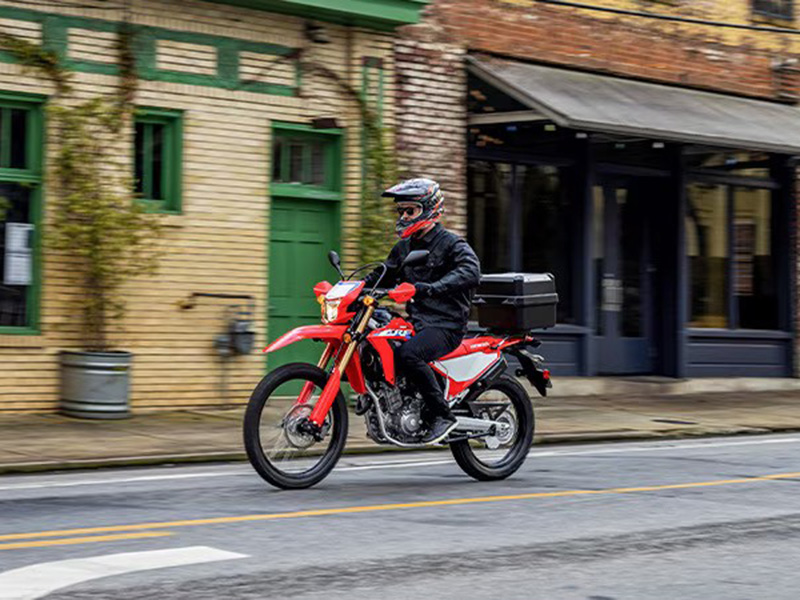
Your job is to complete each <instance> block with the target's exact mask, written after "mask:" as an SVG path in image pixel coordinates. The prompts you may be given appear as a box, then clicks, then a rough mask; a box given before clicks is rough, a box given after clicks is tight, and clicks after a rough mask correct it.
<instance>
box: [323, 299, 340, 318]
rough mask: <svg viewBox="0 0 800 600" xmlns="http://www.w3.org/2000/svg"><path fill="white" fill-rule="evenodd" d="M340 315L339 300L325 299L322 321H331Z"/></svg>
mask: <svg viewBox="0 0 800 600" xmlns="http://www.w3.org/2000/svg"><path fill="white" fill-rule="evenodd" d="M338 317H339V300H325V301H324V302H323V303H322V322H323V323H330V322H331V321H335V320H336V319H337V318H338Z"/></svg>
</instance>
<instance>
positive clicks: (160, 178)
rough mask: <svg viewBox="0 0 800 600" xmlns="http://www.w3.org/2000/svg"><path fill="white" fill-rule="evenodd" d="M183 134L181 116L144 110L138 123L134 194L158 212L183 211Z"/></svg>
mask: <svg viewBox="0 0 800 600" xmlns="http://www.w3.org/2000/svg"><path fill="white" fill-rule="evenodd" d="M181 131H182V128H181V124H180V115H179V114H176V115H175V116H171V115H168V114H162V112H161V111H159V112H157V113H156V112H155V111H154V113H153V114H148V113H147V112H146V111H145V112H143V114H142V115H141V116H139V117H138V118H137V120H136V124H135V140H134V157H133V171H134V191H135V192H136V194H137V196H139V198H141V199H142V200H144V201H147V202H149V203H151V205H152V206H154V207H156V209H157V210H164V211H179V210H180V196H181V171H182V165H181V160H182V157H181V146H182V140H181V139H180V138H181V135H182V133H181Z"/></svg>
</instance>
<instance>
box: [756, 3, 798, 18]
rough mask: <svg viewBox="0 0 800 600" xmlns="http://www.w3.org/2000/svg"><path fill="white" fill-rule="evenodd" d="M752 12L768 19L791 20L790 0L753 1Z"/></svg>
mask: <svg viewBox="0 0 800 600" xmlns="http://www.w3.org/2000/svg"><path fill="white" fill-rule="evenodd" d="M753 10H754V11H755V12H757V13H759V14H762V15H767V16H770V17H781V18H785V19H791V18H792V0H753Z"/></svg>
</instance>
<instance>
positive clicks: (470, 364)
mask: <svg viewBox="0 0 800 600" xmlns="http://www.w3.org/2000/svg"><path fill="white" fill-rule="evenodd" d="M499 358H500V353H499V352H492V353H488V354H487V353H484V352H476V353H475V354H468V355H467V356H459V357H458V358H451V359H449V360H444V361H436V363H435V364H436V366H437V367H438V368H439V369H441V370H442V371H444V372H445V373H447V376H448V377H449V378H450V379H452V380H453V381H470V380H471V379H475V378H476V377H477V376H478V375H480V374H481V373H483V372H484V371H485V370H486V369H487V368H489V366H490V365H492V364H493V363H495V362H497V360H498V359H499Z"/></svg>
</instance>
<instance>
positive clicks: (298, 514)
mask: <svg viewBox="0 0 800 600" xmlns="http://www.w3.org/2000/svg"><path fill="white" fill-rule="evenodd" d="M793 478H800V472H797V473H776V474H774V475H762V476H759V477H744V478H741V479H721V480H717V481H699V482H691V483H673V484H666V485H650V486H644V487H627V488H607V489H603V490H564V491H561V492H533V493H530V494H514V495H509V496H483V497H479V498H452V499H449V500H425V501H422V502H406V503H403V504H376V505H372V506H347V507H343V508H321V509H317V510H300V511H294V512H283V513H268V514H257V515H240V516H237V517H212V518H208V519H191V520H185V521H166V522H162V523H136V524H131V525H110V526H107V527H86V528H82V529H60V530H53V531H38V532H33V533H12V534H6V535H0V541H2V540H21V539H31V538H43V537H58V536H66V535H82V534H93V533H108V532H117V531H138V530H142V529H166V528H172V527H193V526H197V525H220V524H228V523H244V522H248V521H273V520H276V519H298V518H303V517H323V516H328V515H345V514H353V513H366V512H379V511H388V510H400V509H411V508H429V507H433V506H457V505H463V504H477V503H479V502H506V501H509V500H532V499H535V498H563V497H567V496H590V495H591V496H599V495H608V494H630V493H633V492H658V491H663V490H680V489H687V488H699V487H711V486H718V485H732V484H738V483H756V482H760V481H775V480H780V479H793Z"/></svg>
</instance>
